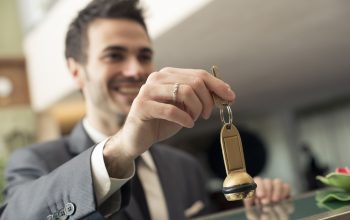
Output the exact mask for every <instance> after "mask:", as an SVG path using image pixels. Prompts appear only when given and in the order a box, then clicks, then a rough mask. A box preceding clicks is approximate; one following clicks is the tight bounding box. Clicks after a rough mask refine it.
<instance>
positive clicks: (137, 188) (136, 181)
mask: <svg viewBox="0 0 350 220" xmlns="http://www.w3.org/2000/svg"><path fill="white" fill-rule="evenodd" d="M139 162H140V158H138V159H136V175H135V176H134V177H133V178H132V180H131V194H132V196H134V198H135V200H136V203H137V204H138V206H139V207H140V210H141V212H142V215H143V217H144V219H145V220H151V217H150V213H149V209H148V205H147V200H146V196H145V192H144V190H143V187H142V184H141V181H140V178H139V176H138V174H137V166H138V163H139Z"/></svg>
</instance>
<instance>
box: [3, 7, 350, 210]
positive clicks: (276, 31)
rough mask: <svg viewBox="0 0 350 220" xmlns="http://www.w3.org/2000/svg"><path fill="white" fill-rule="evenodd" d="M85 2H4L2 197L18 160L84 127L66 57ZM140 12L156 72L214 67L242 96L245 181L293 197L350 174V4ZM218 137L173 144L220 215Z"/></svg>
mask: <svg viewBox="0 0 350 220" xmlns="http://www.w3.org/2000/svg"><path fill="white" fill-rule="evenodd" d="M88 2H89V0H74V1H71V0H31V1H26V0H17V1H12V0H0V30H1V34H0V121H1V123H0V189H1V188H2V187H3V184H4V182H3V175H2V173H3V168H4V166H5V163H6V160H7V158H8V157H9V155H10V154H11V152H12V151H13V150H14V149H16V148H18V147H22V146H23V145H27V144H29V143H33V142H39V141H45V140H50V139H53V138H56V137H58V136H61V135H65V134H68V133H69V132H70V130H71V129H72V127H73V126H74V124H75V123H77V122H78V121H79V120H80V119H81V118H82V117H83V116H84V112H85V109H84V103H83V99H82V97H81V95H80V93H79V92H78V91H77V88H76V87H75V86H74V84H73V81H72V79H71V77H70V75H69V73H68V70H67V68H66V64H65V60H64V53H63V51H64V37H65V33H66V30H67V26H68V24H69V22H70V20H71V19H72V18H73V17H74V16H75V15H76V13H77V11H78V10H79V9H80V8H82V7H84V6H85V5H86V4H87V3H88ZM141 2H142V4H143V5H144V6H145V8H146V18H147V23H148V26H149V31H150V35H151V37H152V39H153V44H154V49H155V52H156V53H155V61H156V65H157V68H158V69H160V68H162V67H165V66H173V67H184V68H201V69H206V70H208V71H209V70H210V68H211V66H212V65H214V64H215V65H218V66H219V74H220V77H221V78H222V79H223V80H225V81H226V82H227V83H229V84H230V85H231V87H232V88H233V89H234V90H235V92H236V94H237V101H236V103H235V104H234V105H233V106H232V109H233V120H234V123H235V124H236V125H237V127H238V128H239V130H240V132H241V137H242V142H243V147H244V151H245V157H246V163H247V169H248V172H249V173H251V174H252V175H261V176H265V177H279V178H282V179H284V180H285V181H287V182H289V183H290V184H291V185H292V187H293V190H294V193H295V194H298V193H301V192H304V191H307V190H311V189H315V188H317V187H319V186H320V185H319V184H318V183H317V182H316V181H315V179H314V177H315V175H319V174H324V173H326V172H329V171H332V170H333V169H334V168H335V167H338V166H347V165H349V161H350V159H349V158H348V157H349V156H350V86H349V84H350V62H349V61H350V26H349V25H348V23H347V22H348V21H349V20H350V1H347V0H333V1H328V0H310V1H302V0H297V1H278V0H265V1H259V0H216V1H214V0H192V1H186V0H176V1H174V0H142V1H141ZM221 125H222V123H221V121H220V117H219V114H218V112H214V114H213V115H212V117H211V118H210V119H209V120H206V121H204V120H202V121H199V122H198V123H197V125H196V126H195V128H193V129H184V130H182V131H181V132H180V133H179V134H178V135H176V136H174V137H173V138H171V139H169V140H167V141H166V142H167V143H169V144H171V145H173V146H174V147H177V148H181V149H182V150H184V151H187V152H189V153H191V154H193V155H194V156H195V157H197V158H198V160H199V161H200V162H201V163H202V165H203V167H204V168H205V170H206V174H207V177H208V179H209V181H208V190H209V191H210V192H211V194H212V197H213V199H214V200H217V201H218V203H220V201H221V199H222V198H221V197H220V196H218V194H217V192H219V191H220V190H221V184H222V178H224V177H225V173H224V167H223V161H222V155H221V148H220V144H219V133H220V128H221ZM219 195H221V193H219ZM0 200H1V197H0ZM223 206H224V205H223Z"/></svg>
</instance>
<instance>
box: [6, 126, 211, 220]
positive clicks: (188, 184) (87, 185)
mask: <svg viewBox="0 0 350 220" xmlns="http://www.w3.org/2000/svg"><path fill="white" fill-rule="evenodd" d="M93 148H94V143H93V142H92V140H91V139H90V138H89V137H88V135H87V133H86V131H85V130H84V128H83V126H82V123H79V124H78V125H77V126H76V127H75V129H74V130H73V132H72V134H71V135H70V136H67V137H63V138H60V139H58V140H55V141H51V142H46V143H41V144H35V145H32V146H29V147H25V148H21V149H19V150H17V151H16V152H15V153H14V154H13V155H12V157H11V158H10V160H9V163H8V165H7V169H6V172H5V175H6V180H7V187H6V188H5V191H4V194H5V197H6V200H5V203H4V204H3V206H2V207H1V208H0V216H1V218H0V219H1V220H4V219H10V220H12V219H26V220H38V219H46V218H47V216H48V215H50V214H52V213H57V212H58V211H59V210H63V209H64V207H65V205H67V203H70V204H73V205H74V208H75V211H74V213H73V214H72V215H70V216H68V217H69V218H68V219H101V216H102V214H101V213H100V212H99V208H98V207H96V198H95V193H94V188H93V181H92V174H91V165H90V157H91V153H92V150H93ZM150 151H151V155H152V157H153V159H154V161H155V164H156V166H157V169H158V173H159V178H160V181H161V186H162V188H163V192H164V194H165V198H166V205H167V207H168V211H169V215H170V219H171V220H180V219H184V218H185V217H184V210H186V209H187V208H189V207H190V206H191V205H192V204H193V203H195V202H196V201H198V200H199V201H202V202H203V203H204V204H205V205H206V207H207V205H208V200H207V197H206V192H205V190H204V181H203V178H202V174H201V170H200V167H199V165H198V164H197V163H196V162H195V160H193V159H192V158H191V157H190V156H188V155H186V154H184V153H182V152H179V151H177V150H175V149H172V148H168V147H166V146H160V145H156V146H153V147H152V148H151V150H150ZM118 193H121V195H122V196H121V197H118V198H121V204H122V207H123V208H122V209H121V210H119V211H118V212H116V213H115V214H114V215H112V216H111V217H109V218H108V219H125V220H127V219H129V220H131V219H135V220H142V219H143V217H142V214H141V211H140V208H139V207H138V205H137V203H136V202H135V201H136V200H137V199H138V198H136V197H135V196H134V195H133V194H130V185H129V183H127V184H125V185H124V186H123V187H122V188H121V190H120V191H119V192H118ZM206 211H207V210H205V209H204V210H202V212H201V213H204V212H206Z"/></svg>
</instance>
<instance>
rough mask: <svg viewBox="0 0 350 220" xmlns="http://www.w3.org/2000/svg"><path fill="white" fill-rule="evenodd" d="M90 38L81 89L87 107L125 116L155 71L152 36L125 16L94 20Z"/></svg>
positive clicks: (107, 113) (95, 111) (91, 25)
mask: <svg viewBox="0 0 350 220" xmlns="http://www.w3.org/2000/svg"><path fill="white" fill-rule="evenodd" d="M87 39H88V46H87V48H86V53H87V61H86V65H85V66H84V71H83V72H85V74H84V75H85V76H83V82H84V83H83V84H82V90H83V93H84V96H85V99H86V102H87V105H88V108H90V109H88V110H92V111H93V112H94V114H97V113H102V114H105V116H107V117H110V116H112V117H113V116H117V115H122V116H123V115H124V116H125V115H126V114H127V113H128V112H129V110H130V106H131V104H132V101H133V100H134V98H135V97H136V95H137V94H138V92H139V89H140V87H141V86H142V84H143V83H144V82H145V80H146V78H147V76H148V75H149V74H150V73H151V72H152V71H153V60H152V58H153V53H152V49H151V42H150V39H149V37H148V35H147V33H146V31H145V30H144V28H143V27H142V26H141V25H140V24H138V23H137V22H134V21H131V20H126V19H97V20H95V21H94V22H92V23H91V24H90V26H89V28H88V30H87Z"/></svg>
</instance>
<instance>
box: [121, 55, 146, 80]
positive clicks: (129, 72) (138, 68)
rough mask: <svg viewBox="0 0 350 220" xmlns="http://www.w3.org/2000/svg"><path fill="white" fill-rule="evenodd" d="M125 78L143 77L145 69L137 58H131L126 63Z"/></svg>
mask: <svg viewBox="0 0 350 220" xmlns="http://www.w3.org/2000/svg"><path fill="white" fill-rule="evenodd" d="M123 72H124V76H127V77H133V78H139V77H141V76H143V75H144V74H145V73H144V68H143V66H142V64H141V63H140V61H139V60H138V59H137V58H136V57H130V58H129V59H128V60H127V62H126V63H125V68H124V71H123Z"/></svg>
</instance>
